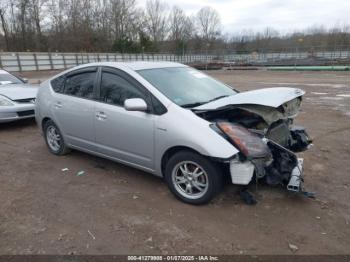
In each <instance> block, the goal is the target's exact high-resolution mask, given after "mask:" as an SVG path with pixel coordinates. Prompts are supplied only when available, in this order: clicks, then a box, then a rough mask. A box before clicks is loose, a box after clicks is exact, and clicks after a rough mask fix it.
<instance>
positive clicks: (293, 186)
mask: <svg viewBox="0 0 350 262" xmlns="http://www.w3.org/2000/svg"><path fill="white" fill-rule="evenodd" d="M303 164H304V159H303V158H298V164H297V166H296V167H294V168H293V170H292V174H291V176H290V179H289V183H288V185H287V189H288V190H289V191H293V192H302V191H303V183H304V179H303Z"/></svg>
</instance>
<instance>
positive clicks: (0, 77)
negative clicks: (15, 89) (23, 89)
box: [0, 72, 23, 86]
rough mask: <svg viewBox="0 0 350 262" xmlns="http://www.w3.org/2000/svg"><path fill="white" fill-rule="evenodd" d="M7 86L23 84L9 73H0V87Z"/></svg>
mask: <svg viewBox="0 0 350 262" xmlns="http://www.w3.org/2000/svg"><path fill="white" fill-rule="evenodd" d="M7 84H23V82H22V81H21V80H19V79H18V78H17V77H15V76H13V75H11V74H9V73H1V72H0V86H1V85H7Z"/></svg>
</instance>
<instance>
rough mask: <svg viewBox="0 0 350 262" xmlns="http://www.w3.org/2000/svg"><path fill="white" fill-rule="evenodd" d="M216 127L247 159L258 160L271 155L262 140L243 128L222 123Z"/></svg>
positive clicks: (218, 123)
mask: <svg viewBox="0 0 350 262" xmlns="http://www.w3.org/2000/svg"><path fill="white" fill-rule="evenodd" d="M217 127H218V128H219V129H220V130H221V131H222V132H223V133H224V134H225V135H226V136H227V137H228V139H229V140H230V141H231V142H232V144H233V145H234V146H236V147H237V148H238V149H239V150H240V151H241V152H242V154H243V155H244V156H246V157H247V158H250V159H252V158H260V157H266V156H268V155H270V154H271V153H270V150H269V148H268V146H267V145H266V144H265V143H264V142H263V141H262V139H261V138H260V137H259V136H257V135H256V134H254V133H252V132H250V131H249V130H248V129H246V128H244V127H243V126H241V125H237V124H233V123H229V122H224V121H223V122H217Z"/></svg>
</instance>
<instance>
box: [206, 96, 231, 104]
mask: <svg viewBox="0 0 350 262" xmlns="http://www.w3.org/2000/svg"><path fill="white" fill-rule="evenodd" d="M228 96H229V95H223V96H218V97H215V98H213V99H210V100H209V101H207V102H206V103H209V102H213V101H215V100H219V99H221V98H224V97H228Z"/></svg>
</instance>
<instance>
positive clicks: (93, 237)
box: [88, 230, 96, 240]
mask: <svg viewBox="0 0 350 262" xmlns="http://www.w3.org/2000/svg"><path fill="white" fill-rule="evenodd" d="M88 233H89V235H90V236H91V237H92V239H93V240H95V239H96V237H95V236H94V235H93V234H92V233H91V232H90V230H88Z"/></svg>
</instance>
